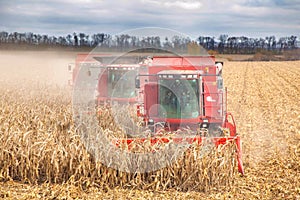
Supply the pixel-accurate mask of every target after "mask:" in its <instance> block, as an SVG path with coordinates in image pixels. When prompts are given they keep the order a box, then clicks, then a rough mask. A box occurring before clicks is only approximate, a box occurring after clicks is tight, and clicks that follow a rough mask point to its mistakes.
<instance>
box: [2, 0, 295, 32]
mask: <svg viewBox="0 0 300 200" xmlns="http://www.w3.org/2000/svg"><path fill="white" fill-rule="evenodd" d="M299 9H300V1H299V0H289V1H288V0H283V1H279V0H232V1H230V2H229V1H227V0H210V1H204V0H194V1H193V0H183V1H179V0H175V1H171V0H130V1H129V0H115V1H109V0H43V1H36V0H11V1H1V0H0V31H1V30H5V31H10V32H12V31H19V32H28V31H31V32H37V33H48V34H60V35H61V34H68V33H72V32H85V33H88V34H92V33H97V32H106V33H111V34H114V33H118V32H121V31H124V30H126V29H134V28H139V27H149V26H150V27H164V28H169V29H175V30H177V31H180V32H183V33H186V34H188V35H192V36H193V37H197V36H198V35H213V36H218V35H220V34H224V33H225V34H230V35H247V36H265V35H270V34H276V35H278V36H283V35H290V34H298V35H299V33H300V27H299V26H300V18H299V14H298V12H299V11H298V10H299Z"/></svg>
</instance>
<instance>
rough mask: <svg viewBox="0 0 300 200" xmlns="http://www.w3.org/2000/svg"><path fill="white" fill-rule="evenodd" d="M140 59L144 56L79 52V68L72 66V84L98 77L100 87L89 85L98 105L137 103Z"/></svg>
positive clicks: (76, 64)
mask: <svg viewBox="0 0 300 200" xmlns="http://www.w3.org/2000/svg"><path fill="white" fill-rule="evenodd" d="M139 61H140V58H139V57H136V56H135V57H133V56H123V57H119V58H118V57H114V56H111V55H104V54H78V55H77V57H76V62H75V67H74V68H73V69H72V67H71V65H69V71H70V72H71V73H72V77H71V80H69V84H70V85H74V84H75V81H76V80H77V79H79V82H80V81H88V80H90V82H93V80H97V84H96V87H95V85H91V86H89V88H87V89H91V87H92V88H93V90H94V100H95V101H96V105H103V104H109V103H115V102H116V103H119V104H122V103H130V104H134V103H136V102H137V95H136V89H135V77H136V76H137V74H138V69H139V66H140V65H139V64H138V63H139ZM133 63H135V64H133ZM79 71H80V72H81V74H80V75H81V76H80V78H79V75H78V74H79Z"/></svg>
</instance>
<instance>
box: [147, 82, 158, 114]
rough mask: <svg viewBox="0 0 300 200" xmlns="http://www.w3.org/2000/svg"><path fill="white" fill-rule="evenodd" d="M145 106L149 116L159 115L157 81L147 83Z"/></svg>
mask: <svg viewBox="0 0 300 200" xmlns="http://www.w3.org/2000/svg"><path fill="white" fill-rule="evenodd" d="M144 92H145V100H144V101H145V108H146V112H147V113H146V115H147V116H148V117H150V118H151V117H156V116H158V107H157V104H158V85H157V83H148V84H146V85H145V90H144Z"/></svg>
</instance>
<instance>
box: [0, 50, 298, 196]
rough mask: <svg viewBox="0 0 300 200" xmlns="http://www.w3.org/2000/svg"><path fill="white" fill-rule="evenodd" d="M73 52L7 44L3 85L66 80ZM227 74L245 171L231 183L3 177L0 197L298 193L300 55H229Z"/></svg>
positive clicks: (1, 55) (0, 66) (1, 62)
mask: <svg viewBox="0 0 300 200" xmlns="http://www.w3.org/2000/svg"><path fill="white" fill-rule="evenodd" d="M74 59H75V53H62V52H59V53H56V52H20V51H19V52H13V51H7V52H3V51H2V52H0V75H1V81H0V88H1V91H5V88H4V87H9V85H10V84H14V82H15V83H18V82H20V81H21V82H22V81H23V82H24V83H25V82H28V81H30V82H35V81H39V82H40V83H48V84H52V85H53V84H55V85H58V86H59V87H60V86H63V85H64V84H66V83H67V79H68V76H69V74H68V72H67V65H68V63H71V62H74ZM223 76H224V79H225V86H226V87H228V110H229V111H230V112H232V114H233V116H234V117H235V121H236V123H237V131H238V132H239V133H240V135H241V136H242V141H243V151H244V157H243V160H244V165H245V176H244V177H242V176H240V175H236V176H235V177H233V181H234V184H233V186H232V187H231V188H228V189H226V190H224V191H218V190H216V191H213V190H212V191H210V192H209V193H201V192H194V191H191V192H179V191H176V190H173V189H172V190H166V191H151V190H146V191H144V190H135V189H132V190H130V189H120V188H115V189H106V190H103V189H99V188H97V187H90V188H88V189H85V188H80V187H76V186H74V185H72V184H68V183H65V184H41V185H37V184H24V183H22V182H18V181H2V182H0V198H8V199H33V198H35V199H39V198H47V199H55V197H56V198H58V199H67V198H89V199H99V198H103V199H112V198H124V199H129V198H132V199H136V198H139V199H155V198H156V199H161V198H166V199H185V198H186V199H199V198H202V199H203V198H207V199H228V198H231V199H300V181H299V180H300V104H299V101H300V81H299V77H300V61H293V62H228V61H227V62H225V66H224V69H223ZM7 90H8V89H7ZM25 91H26V90H25ZM1 162H4V161H3V160H2V161H1ZM0 180H1V177H0Z"/></svg>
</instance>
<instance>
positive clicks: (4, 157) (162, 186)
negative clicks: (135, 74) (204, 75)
mask: <svg viewBox="0 0 300 200" xmlns="http://www.w3.org/2000/svg"><path fill="white" fill-rule="evenodd" d="M223 73H224V79H225V86H227V87H228V110H229V111H231V112H232V113H233V116H234V117H235V120H236V123H237V130H238V132H239V133H240V134H241V136H242V141H243V151H244V155H243V156H244V157H243V160H244V165H245V176H240V175H239V174H238V173H237V172H236V167H237V166H236V161H235V157H234V146H232V145H228V148H223V149H220V148H217V149H214V151H212V152H210V153H207V154H205V156H203V155H202V154H201V156H199V155H200V153H199V152H200V151H201V148H199V147H197V146H192V148H191V150H190V151H188V152H186V153H185V154H184V156H183V158H182V159H179V160H178V161H177V162H176V163H173V164H172V165H170V166H168V167H166V168H163V169H160V170H157V171H155V172H151V173H147V174H146V175H145V174H139V173H138V174H130V173H126V172H118V171H117V170H114V169H111V168H107V167H106V166H104V165H103V164H101V163H97V162H96V161H95V160H94V158H93V156H91V155H90V154H89V153H88V152H87V151H86V150H85V147H84V145H83V144H82V141H81V140H80V136H79V135H78V134H77V133H76V125H75V124H74V123H73V118H72V117H73V116H72V102H71V91H70V89H69V88H67V87H61V86H53V85H51V86H49V85H46V84H44V83H40V82H38V83H37V82H33V81H25V80H22V83H21V82H20V81H16V80H15V81H2V82H1V84H0V92H1V97H0V105H1V111H0V113H1V114H0V138H1V144H0V198H8V199H9V198H11V199H13V198H17V199H20V198H22V199H40V198H46V199H72V198H78V199H114V198H118V199H130V198H132V199H137V198H138V199H155V198H156V199H162V198H165V199H175V198H176V199H177V198H178V199H199V198H201V199H204V198H207V199H227V198H233V199H297V198H300V181H299V180H300V104H299V99H300V82H299V80H298V79H299V77H300V62H226V63H225V67H224V69H223ZM191 152H192V153H191Z"/></svg>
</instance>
